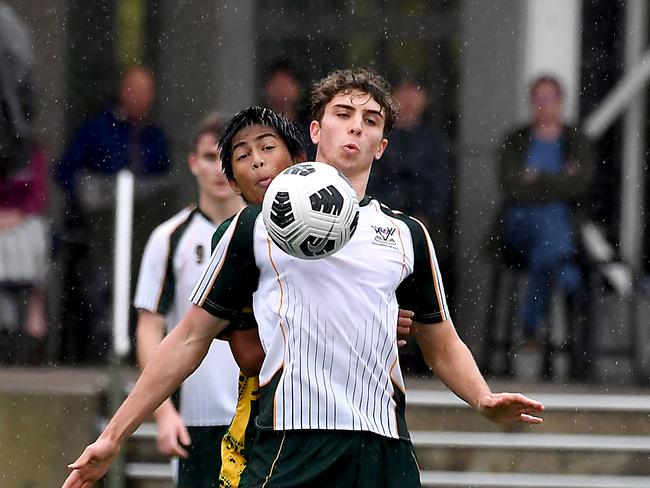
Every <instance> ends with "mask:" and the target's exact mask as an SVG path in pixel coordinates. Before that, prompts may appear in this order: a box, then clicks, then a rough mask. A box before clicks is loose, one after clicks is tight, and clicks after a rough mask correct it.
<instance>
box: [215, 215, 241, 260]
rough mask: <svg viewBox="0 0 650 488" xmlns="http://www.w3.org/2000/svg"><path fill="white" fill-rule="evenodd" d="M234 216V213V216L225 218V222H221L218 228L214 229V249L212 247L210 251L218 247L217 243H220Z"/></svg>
mask: <svg viewBox="0 0 650 488" xmlns="http://www.w3.org/2000/svg"><path fill="white" fill-rule="evenodd" d="M234 218H235V216H234V215H233V216H232V217H230V218H228V219H226V220H224V221H223V222H221V224H220V225H219V227H217V230H215V231H214V234H212V249H210V252H214V250H215V249H216V248H217V244H219V241H220V240H221V238H222V237H223V235H224V234H225V233H226V229H227V228H228V226H229V225H230V224H231V223H232V220H233V219H234Z"/></svg>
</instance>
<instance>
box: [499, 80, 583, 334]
mask: <svg viewBox="0 0 650 488" xmlns="http://www.w3.org/2000/svg"><path fill="white" fill-rule="evenodd" d="M562 98H563V93H562V87H561V85H560V83H559V81H558V80H557V79H555V78H553V77H551V76H542V77H540V78H538V79H537V80H535V81H534V83H533V84H532V88H531V90H530V111H531V117H532V124H531V125H527V126H525V127H520V128H517V129H516V130H514V131H513V132H511V133H509V134H508V135H507V136H506V137H505V139H504V140H503V142H502V143H501V145H500V146H499V153H498V164H499V179H500V182H501V188H502V189H503V194H504V207H503V214H502V215H501V218H502V223H503V228H502V232H503V236H502V238H503V243H504V245H505V247H506V249H508V250H512V251H515V252H516V253H517V254H518V255H519V256H520V257H521V258H522V260H523V262H524V266H525V268H526V270H527V271H528V277H529V283H528V291H527V295H526V304H525V307H524V322H523V325H524V340H525V341H526V342H527V343H528V344H529V345H534V344H535V342H536V341H537V333H538V328H539V325H540V323H541V322H542V321H544V320H545V319H546V318H547V317H548V314H549V308H550V307H549V298H550V294H551V287H552V285H553V284H554V283H557V284H558V285H560V286H561V288H562V289H563V290H564V291H565V292H566V293H567V294H568V296H569V298H575V299H578V298H581V297H582V296H583V294H584V284H583V279H582V275H581V270H580V268H579V266H578V263H577V261H576V258H577V255H576V254H577V252H576V251H577V245H576V238H577V237H576V230H577V228H578V227H577V225H576V219H579V218H580V216H581V213H582V212H581V208H584V206H582V207H581V202H583V200H584V198H585V197H586V196H587V195H588V191H589V189H590V187H591V183H592V176H593V155H592V148H591V145H590V143H589V141H588V140H587V139H586V138H585V137H583V136H582V135H581V134H580V133H579V132H578V130H577V129H576V128H574V127H569V126H567V125H566V124H565V123H564V121H563V117H562Z"/></svg>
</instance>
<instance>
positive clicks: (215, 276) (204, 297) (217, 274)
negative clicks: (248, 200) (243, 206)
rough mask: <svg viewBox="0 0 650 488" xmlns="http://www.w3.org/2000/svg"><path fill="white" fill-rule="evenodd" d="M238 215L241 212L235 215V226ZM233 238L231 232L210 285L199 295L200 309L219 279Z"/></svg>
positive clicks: (233, 234) (233, 233)
mask: <svg viewBox="0 0 650 488" xmlns="http://www.w3.org/2000/svg"><path fill="white" fill-rule="evenodd" d="M240 215H241V212H240V213H238V214H237V220H235V221H234V225H235V226H236V225H237V222H239V216H240ZM230 225H233V224H230ZM235 230H236V227H235ZM234 236H235V232H232V233H231V234H230V238H229V239H228V244H226V250H225V251H224V253H223V256H221V260H220V261H219V264H218V265H217V268H216V269H215V271H214V273H212V278H211V279H210V283H209V284H208V286H206V287H205V288H204V291H203V294H202V295H201V299H200V300H199V304H198V305H199V306H200V307H202V306H203V304H204V303H205V301H206V300H207V298H208V295H209V294H210V290H212V287H213V286H214V282H215V281H217V278H218V277H219V272H220V271H221V268H223V264H224V263H225V262H226V256H228V249H229V248H230V243H231V242H232V238H233V237H234Z"/></svg>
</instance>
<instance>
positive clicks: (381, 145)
mask: <svg viewBox="0 0 650 488" xmlns="http://www.w3.org/2000/svg"><path fill="white" fill-rule="evenodd" d="M387 146H388V139H385V138H384V139H382V140H381V142H380V143H379V147H378V148H377V151H376V152H375V159H380V158H381V157H382V155H383V154H384V151H385V150H386V147H387Z"/></svg>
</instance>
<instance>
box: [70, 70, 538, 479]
mask: <svg viewBox="0 0 650 488" xmlns="http://www.w3.org/2000/svg"><path fill="white" fill-rule="evenodd" d="M312 99H313V101H314V103H313V109H314V110H313V113H314V121H313V122H312V124H311V136H312V140H313V141H314V142H315V143H316V144H318V153H317V158H316V159H318V160H321V161H325V162H327V163H329V164H332V165H334V166H336V167H337V168H338V169H339V170H340V171H341V172H343V173H344V174H345V175H346V176H347V177H348V179H349V180H350V182H351V183H352V185H353V187H354V188H355V190H356V191H357V194H358V196H359V199H360V200H361V202H362V206H361V212H360V218H359V225H358V227H357V231H356V233H355V235H354V237H353V238H352V240H351V241H350V242H349V243H348V244H347V245H346V246H345V247H344V248H343V249H341V250H340V251H339V252H338V253H336V254H335V255H333V256H329V257H326V258H323V259H321V260H316V261H303V260H298V259H297V258H293V257H291V256H288V255H286V254H283V253H282V252H281V251H280V250H279V249H278V248H277V247H275V246H274V245H273V244H272V243H271V242H270V240H269V239H268V237H267V235H266V231H265V229H264V226H263V224H262V222H261V218H260V216H259V207H258V208H256V207H254V206H248V207H246V208H245V209H244V210H242V211H241V212H240V213H239V214H238V215H237V217H236V218H235V220H234V221H233V223H232V224H231V226H230V227H229V228H228V230H227V232H226V233H225V235H224V237H223V238H222V240H221V241H220V242H219V244H218V246H217V248H216V250H215V252H214V254H213V256H212V259H211V264H210V266H209V267H208V269H207V270H206V273H205V274H204V277H203V278H202V279H201V280H200V282H199V284H198V285H197V288H196V291H195V293H194V295H193V301H195V302H196V303H199V304H200V305H201V306H197V305H195V306H193V307H192V308H191V309H190V311H188V313H187V314H186V315H185V317H184V318H183V320H181V322H180V323H179V325H178V326H177V327H176V328H175V329H174V331H172V333H171V334H169V336H168V337H167V338H166V339H165V340H164V341H163V342H162V343H161V345H160V347H159V348H158V350H157V351H156V354H155V355H154V358H152V360H151V361H150V364H149V366H148V367H147V368H146V369H145V372H144V373H143V374H142V376H141V377H140V379H139V380H138V383H137V384H136V386H135V387H134V389H133V391H132V392H131V394H130V395H129V396H128V397H127V399H126V400H125V401H124V403H123V404H122V406H121V407H120V409H119V410H118V411H117V412H116V414H115V415H114V416H113V418H112V420H111V421H110V423H109V425H108V426H107V427H106V429H105V430H104V432H103V433H102V434H101V435H100V436H99V438H98V440H97V441H96V442H95V443H93V444H92V445H90V446H89V447H87V448H86V450H85V451H84V453H82V455H81V456H80V458H79V459H78V460H77V461H76V462H75V463H73V464H72V465H70V467H71V468H72V469H73V472H72V473H71V474H70V476H69V478H68V480H67V481H66V483H65V484H64V488H73V487H81V486H85V485H84V483H86V482H92V481H93V480H96V479H99V477H101V476H102V475H103V474H104V473H105V472H106V470H107V469H108V466H109V465H110V462H112V460H113V459H114V457H115V455H116V454H117V452H118V450H119V448H120V444H121V443H122V442H123V441H124V439H125V438H126V437H127V436H128V435H130V433H131V432H133V430H134V429H135V428H136V427H137V425H139V423H140V422H141V421H142V419H143V418H144V416H145V415H146V414H147V412H149V411H151V410H152V409H153V408H155V407H156V406H157V405H158V404H159V403H160V402H161V401H162V400H163V399H164V398H165V397H166V396H168V395H169V393H170V392H171V391H172V390H173V388H174V387H175V385H177V384H178V383H179V382H180V381H182V379H183V378H184V376H185V375H186V374H187V373H188V372H189V371H191V369H192V368H193V367H195V365H196V364H198V363H199V362H200V360H201V358H202V356H203V355H204V354H205V351H206V348H207V345H208V344H209V342H210V341H211V340H212V338H213V337H215V336H216V335H217V334H219V333H220V332H222V331H223V330H224V329H225V328H226V327H227V326H228V324H229V323H230V320H231V319H234V320H233V323H235V322H236V318H237V317H238V315H239V314H240V313H241V311H242V310H245V309H246V308H247V307H248V306H249V305H250V304H252V305H253V309H254V311H255V318H256V320H257V323H258V325H259V334H260V338H261V341H262V345H263V347H264V350H265V352H266V358H265V360H264V364H263V366H262V370H261V373H260V384H261V393H260V414H259V416H258V417H257V419H256V427H257V429H258V430H257V436H256V439H255V443H254V445H253V449H252V450H251V453H250V459H249V464H248V467H247V470H246V472H245V473H244V478H243V479H242V483H241V484H242V486H260V485H262V484H265V486H337V485H345V486H375V485H380V484H381V485H383V486H419V473H418V469H417V463H416V462H415V458H414V456H413V452H412V446H411V443H410V441H409V440H408V431H407V430H406V424H405V422H404V412H403V409H404V388H403V381H402V377H401V373H400V370H399V365H398V361H397V344H396V340H395V334H396V331H395V326H394V323H395V318H396V316H397V307H398V301H399V303H400V305H401V306H402V307H404V308H409V309H412V310H414V311H415V317H414V319H415V320H417V321H418V322H419V323H420V324H421V325H418V327H417V328H416V331H415V334H416V338H417V339H418V343H419V344H420V345H421V348H422V350H423V354H424V356H425V359H426V360H427V363H428V364H429V366H430V367H431V368H432V369H433V371H434V373H436V374H437V375H438V376H439V377H440V378H441V379H442V380H443V381H444V382H445V383H446V384H447V386H449V387H450V388H451V389H452V390H453V391H454V392H455V393H456V394H457V395H459V396H460V397H461V398H463V399H464V400H465V401H467V402H468V403H469V404H470V405H471V406H473V407H474V408H475V409H476V410H477V411H478V412H480V413H481V414H483V415H484V416H486V417H487V418H489V419H491V420H493V421H497V422H504V423H510V422H527V423H539V422H541V421H542V419H541V418H539V417H536V416H535V413H537V412H539V411H541V410H543V406H542V405H541V404H540V403H538V402H535V401H533V400H530V399H528V398H526V397H525V396H523V395H521V394H510V393H501V394H493V393H491V391H490V390H489V388H488V386H487V384H486V383H485V381H484V379H483V378H482V376H481V375H480V372H479V371H478V368H477V367H476V364H475V362H474V359H473V357H472V355H471V353H470V352H469V350H468V349H467V347H466V346H465V345H464V343H463V342H462V341H461V340H460V338H459V337H458V335H457V334H456V332H455V329H454V327H453V324H452V323H451V320H450V319H449V316H448V311H447V307H446V303H445V299H444V290H443V288H442V283H441V280H440V273H439V271H438V269H437V263H436V260H435V254H434V252H433V247H432V245H431V240H430V238H429V237H428V235H427V233H426V230H425V229H424V228H423V227H422V226H421V225H420V224H419V223H418V222H417V221H415V220H413V219H410V218H408V217H406V216H403V215H401V214H399V213H395V212H391V211H389V210H387V209H385V208H383V207H381V206H380V204H379V203H377V202H376V201H374V200H372V199H370V198H367V197H366V196H365V187H366V184H367V181H368V175H369V172H370V168H371V165H372V162H373V160H375V159H379V158H380V157H381V154H382V152H383V150H384V149H385V147H386V144H387V141H386V139H385V137H384V134H385V132H387V131H388V130H389V129H390V126H391V124H392V121H393V118H394V111H393V103H392V99H391V95H390V88H389V87H388V86H387V85H386V84H385V82H384V81H383V80H382V79H381V78H380V77H378V76H377V75H375V74H373V73H371V72H368V71H365V70H345V71H337V72H334V73H332V74H331V75H329V76H328V77H326V78H325V79H324V80H322V81H321V82H319V83H318V84H317V85H316V88H315V90H314V92H313V97H312ZM258 137H259V138H260V139H263V138H264V137H265V135H264V134H258ZM245 155H246V151H245V150H244V149H243V148H242V153H241V154H240V153H237V152H236V151H234V152H233V162H234V163H233V164H237V160H238V158H239V157H241V158H242V159H245ZM250 164H257V165H258V166H259V165H260V164H261V162H260V161H257V162H255V161H250ZM264 183H265V182H264V181H260V182H259V184H262V185H263V184H264ZM374 227H378V228H382V229H383V228H389V229H394V235H395V239H393V241H391V242H389V243H388V244H389V245H383V243H382V245H376V244H374V242H375V237H376V235H377V233H376V231H375V229H374ZM380 237H381V236H380ZM234 277H236V279H233V278H234ZM346 304H349V305H348V306H346ZM203 307H205V309H204V308H203ZM206 309H208V310H210V312H208V311H206ZM213 313H214V314H215V315H212V314H213Z"/></svg>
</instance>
